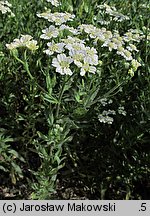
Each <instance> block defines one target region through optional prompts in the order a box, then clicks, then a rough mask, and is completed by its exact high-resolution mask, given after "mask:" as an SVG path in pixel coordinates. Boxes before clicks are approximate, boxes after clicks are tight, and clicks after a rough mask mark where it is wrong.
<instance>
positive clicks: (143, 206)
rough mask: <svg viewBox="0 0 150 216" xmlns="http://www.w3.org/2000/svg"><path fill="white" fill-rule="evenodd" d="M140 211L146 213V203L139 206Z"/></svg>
mask: <svg viewBox="0 0 150 216" xmlns="http://www.w3.org/2000/svg"><path fill="white" fill-rule="evenodd" d="M141 211H146V203H142V204H141Z"/></svg>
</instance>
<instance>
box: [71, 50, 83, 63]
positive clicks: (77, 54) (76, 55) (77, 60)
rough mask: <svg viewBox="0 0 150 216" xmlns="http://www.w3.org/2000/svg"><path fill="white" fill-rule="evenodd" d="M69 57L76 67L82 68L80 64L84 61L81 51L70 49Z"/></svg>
mask: <svg viewBox="0 0 150 216" xmlns="http://www.w3.org/2000/svg"><path fill="white" fill-rule="evenodd" d="M69 55H70V56H71V57H72V58H73V61H74V64H75V65H77V66H78V67H82V62H83V60H84V56H85V55H84V52H83V51H82V50H81V51H77V50H74V49H71V50H70V51H69Z"/></svg>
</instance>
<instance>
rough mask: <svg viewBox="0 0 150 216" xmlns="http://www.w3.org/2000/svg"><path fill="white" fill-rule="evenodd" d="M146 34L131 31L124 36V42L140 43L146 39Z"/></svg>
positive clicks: (134, 30)
mask: <svg viewBox="0 0 150 216" xmlns="http://www.w3.org/2000/svg"><path fill="white" fill-rule="evenodd" d="M144 37H145V36H144V34H143V32H142V31H140V30H138V29H129V30H128V31H127V32H126V33H125V34H124V35H123V40H124V41H125V42H130V41H134V42H140V41H141V40H142V39H143V38H144Z"/></svg>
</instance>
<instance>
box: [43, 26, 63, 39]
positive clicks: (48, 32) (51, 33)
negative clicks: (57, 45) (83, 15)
mask: <svg viewBox="0 0 150 216" xmlns="http://www.w3.org/2000/svg"><path fill="white" fill-rule="evenodd" d="M42 32H43V33H44V34H42V35H41V36H40V38H42V39H46V40H49V39H51V38H53V37H54V38H56V37H57V36H58V35H59V30H58V29H57V28H55V26H53V25H51V26H50V27H49V28H46V29H43V30H42Z"/></svg>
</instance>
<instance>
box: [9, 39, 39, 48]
mask: <svg viewBox="0 0 150 216" xmlns="http://www.w3.org/2000/svg"><path fill="white" fill-rule="evenodd" d="M32 38H33V37H32V36H31V35H21V38H20V39H14V41H13V42H12V43H10V44H6V47H7V48H8V49H9V50H13V49H16V48H18V47H27V48H28V49H30V50H32V51H34V50H36V49H38V46H37V41H36V40H33V39H32Z"/></svg>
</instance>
